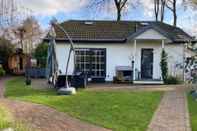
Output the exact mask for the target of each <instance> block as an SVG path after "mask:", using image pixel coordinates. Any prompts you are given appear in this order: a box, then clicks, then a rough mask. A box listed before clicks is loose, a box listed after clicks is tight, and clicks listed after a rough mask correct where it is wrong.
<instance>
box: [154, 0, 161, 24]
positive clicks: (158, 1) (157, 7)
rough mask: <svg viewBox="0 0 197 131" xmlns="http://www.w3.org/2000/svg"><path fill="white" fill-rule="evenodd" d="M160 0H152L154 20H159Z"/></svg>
mask: <svg viewBox="0 0 197 131" xmlns="http://www.w3.org/2000/svg"><path fill="white" fill-rule="evenodd" d="M159 6H160V0H154V11H155V12H154V13H155V20H156V21H159V12H160V8H159Z"/></svg>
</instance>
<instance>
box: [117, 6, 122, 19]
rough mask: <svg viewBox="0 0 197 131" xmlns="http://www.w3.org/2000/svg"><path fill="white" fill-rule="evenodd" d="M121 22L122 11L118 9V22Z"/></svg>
mask: <svg viewBox="0 0 197 131" xmlns="http://www.w3.org/2000/svg"><path fill="white" fill-rule="evenodd" d="M120 20H121V10H120V9H117V21H120Z"/></svg>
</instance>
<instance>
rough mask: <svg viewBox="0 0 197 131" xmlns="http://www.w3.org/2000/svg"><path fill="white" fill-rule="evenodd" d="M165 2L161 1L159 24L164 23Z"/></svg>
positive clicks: (164, 0)
mask: <svg viewBox="0 0 197 131" xmlns="http://www.w3.org/2000/svg"><path fill="white" fill-rule="evenodd" d="M165 6H166V0H161V22H162V23H163V21H164V16H165Z"/></svg>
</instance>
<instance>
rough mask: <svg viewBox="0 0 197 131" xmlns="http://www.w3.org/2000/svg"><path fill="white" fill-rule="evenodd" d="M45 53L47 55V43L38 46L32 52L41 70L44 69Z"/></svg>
mask: <svg viewBox="0 0 197 131" xmlns="http://www.w3.org/2000/svg"><path fill="white" fill-rule="evenodd" d="M47 53H48V44H47V43H41V44H39V45H38V47H37V48H36V50H35V52H34V57H35V58H36V59H37V64H38V66H39V67H41V68H45V67H46V61H47Z"/></svg>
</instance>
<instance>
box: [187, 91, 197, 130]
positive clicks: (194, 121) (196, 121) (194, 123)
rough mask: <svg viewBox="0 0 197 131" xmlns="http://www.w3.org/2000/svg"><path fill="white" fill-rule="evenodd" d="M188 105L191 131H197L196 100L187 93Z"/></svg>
mask: <svg viewBox="0 0 197 131" xmlns="http://www.w3.org/2000/svg"><path fill="white" fill-rule="evenodd" d="M188 105H189V113H190V121H191V127H192V131H197V101H195V100H194V99H193V98H192V96H191V95H188Z"/></svg>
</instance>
